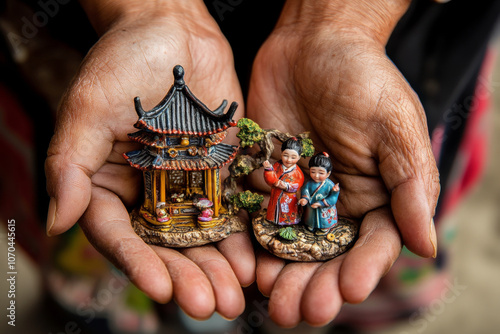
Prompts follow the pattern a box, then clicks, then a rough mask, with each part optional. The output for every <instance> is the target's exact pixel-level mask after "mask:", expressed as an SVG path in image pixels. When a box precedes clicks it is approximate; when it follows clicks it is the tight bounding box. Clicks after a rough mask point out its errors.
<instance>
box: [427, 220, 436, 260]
mask: <svg viewBox="0 0 500 334" xmlns="http://www.w3.org/2000/svg"><path fill="white" fill-rule="evenodd" d="M429 230H430V232H429V239H430V241H431V244H432V248H433V249H434V254H433V255H432V257H433V258H436V256H437V235H436V226H435V225H434V218H432V219H431V224H430V228H429Z"/></svg>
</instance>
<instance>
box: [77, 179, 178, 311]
mask: <svg viewBox="0 0 500 334" xmlns="http://www.w3.org/2000/svg"><path fill="white" fill-rule="evenodd" d="M80 225H81V227H82V230H83V231H84V232H85V235H86V236H87V238H88V239H89V241H90V242H91V243H92V245H93V246H94V247H95V248H96V249H97V250H98V251H99V252H100V253H102V254H103V255H104V256H106V257H107V258H108V259H109V260H110V261H111V262H112V263H113V264H114V265H115V266H116V267H117V268H119V269H121V270H122V271H123V272H124V273H125V274H126V275H127V276H128V277H129V278H130V279H131V281H132V282H133V283H134V284H135V285H136V286H137V287H138V288H139V289H140V290H142V291H144V293H145V294H146V295H148V296H149V297H150V298H152V299H154V300H156V301H158V302H160V303H166V302H168V301H169V300H170V299H171V297H172V282H171V280H170V275H169V273H168V271H167V269H166V267H165V264H164V263H163V262H162V261H161V260H160V258H159V257H158V256H157V255H156V253H155V252H154V251H153V250H152V249H151V247H150V246H148V245H147V244H146V243H144V241H143V240H142V239H141V238H139V237H138V236H137V235H136V234H135V232H134V230H133V229H132V226H131V224H130V218H129V215H128V212H127V210H126V209H125V207H124V206H123V204H122V202H121V200H120V199H119V198H118V197H117V196H116V195H115V194H113V193H112V192H110V191H108V190H106V189H102V188H98V187H93V188H92V199H91V200H90V203H89V206H88V209H87V210H86V212H85V214H84V215H83V217H82V220H81V222H80Z"/></svg>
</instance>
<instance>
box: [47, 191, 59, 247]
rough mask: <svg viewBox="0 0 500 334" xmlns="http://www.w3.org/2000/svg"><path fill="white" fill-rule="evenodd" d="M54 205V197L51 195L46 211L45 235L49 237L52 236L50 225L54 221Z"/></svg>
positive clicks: (51, 225) (52, 224)
mask: <svg viewBox="0 0 500 334" xmlns="http://www.w3.org/2000/svg"><path fill="white" fill-rule="evenodd" d="M56 206H57V205H56V199H55V198H54V197H51V198H50V202H49V212H48V213H47V235H48V236H49V237H51V236H52V234H51V231H52V227H53V226H54V223H55V221H56Z"/></svg>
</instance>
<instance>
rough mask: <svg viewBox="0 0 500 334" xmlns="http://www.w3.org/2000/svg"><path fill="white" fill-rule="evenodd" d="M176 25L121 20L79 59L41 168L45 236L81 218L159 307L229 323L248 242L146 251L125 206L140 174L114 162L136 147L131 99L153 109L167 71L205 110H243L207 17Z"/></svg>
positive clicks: (248, 269)
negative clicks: (173, 306) (234, 104)
mask: <svg viewBox="0 0 500 334" xmlns="http://www.w3.org/2000/svg"><path fill="white" fill-rule="evenodd" d="M175 20H176V19H175V18H174V19H172V20H166V19H163V20H161V19H157V20H156V21H155V20H150V21H147V22H139V21H137V22H130V23H126V22H125V23H123V22H122V23H120V24H118V25H116V26H114V27H113V28H112V29H111V30H110V31H108V32H107V33H106V34H105V35H104V36H103V37H102V38H101V39H100V41H99V42H98V43H97V44H96V45H95V46H94V48H93V49H92V50H91V51H90V53H89V54H88V55H87V57H86V58H85V60H84V62H83V64H82V67H81V69H80V71H79V73H78V74H77V80H75V81H74V83H73V84H72V86H71V87H70V89H69V91H68V93H67V94H66V95H65V97H64V99H63V102H62V105H61V110H60V113H59V117H58V125H57V127H56V133H55V135H54V138H53V140H52V142H51V146H50V148H49V154H48V159H47V162H46V167H47V178H48V190H49V193H51V194H56V193H57V215H56V216H57V219H58V224H57V226H55V227H54V228H53V230H52V231H51V233H52V234H58V233H61V232H64V231H65V230H66V229H68V228H69V227H70V226H71V225H73V224H74V223H75V222H76V221H77V220H78V219H80V216H82V214H83V216H82V217H81V219H80V224H81V226H82V228H83V230H84V231H85V233H86V235H87V237H88V238H89V240H90V241H91V242H92V243H93V245H94V246H95V247H96V248H97V249H98V250H99V251H100V252H101V253H103V254H104V255H106V256H107V257H108V258H109V259H110V260H111V261H112V262H114V263H115V264H116V265H117V266H118V267H120V268H121V269H123V270H124V271H125V272H126V273H127V275H128V276H129V277H130V278H131V280H132V281H133V282H134V283H135V284H136V285H137V286H138V287H139V288H141V289H142V290H143V291H145V292H146V293H147V294H148V295H149V296H151V297H152V298H154V299H156V300H158V301H162V302H165V301H167V300H169V299H170V298H171V295H172V293H173V295H174V298H175V299H176V300H177V302H178V303H179V304H180V306H181V307H183V308H184V310H185V311H186V312H187V313H188V314H190V315H191V316H193V317H196V318H205V317H207V316H209V315H210V314H211V313H212V312H214V311H215V310H217V311H218V312H220V313H221V314H222V315H224V316H226V317H228V318H232V317H236V316H237V315H239V314H240V313H241V312H242V311H243V305H244V300H243V295H242V292H241V288H240V284H243V285H246V284H249V283H250V282H251V281H252V280H253V275H254V274H253V270H254V269H253V268H254V266H253V261H254V260H253V253H252V251H251V246H250V244H249V242H248V238H247V237H246V236H242V235H235V236H233V237H230V238H228V239H226V240H225V241H222V242H220V243H219V245H217V247H215V246H205V247H197V248H194V249H187V250H184V251H182V252H178V251H175V250H171V249H166V248H161V247H150V246H148V245H146V244H145V243H144V242H143V241H142V240H141V239H140V238H139V237H138V236H136V235H135V234H134V232H133V230H132V228H131V226H130V220H129V218H128V212H127V209H126V207H130V206H133V205H136V204H137V200H138V196H139V195H140V192H141V183H140V182H141V176H140V173H138V172H137V171H136V170H134V169H133V168H131V167H130V166H129V165H128V163H126V161H125V160H124V158H123V157H122V153H124V152H127V151H130V150H133V149H135V148H137V144H136V143H133V142H131V141H130V140H129V139H128V137H127V133H131V132H134V131H135V129H134V128H133V126H132V125H133V124H134V123H135V122H136V120H137V114H136V113H135V110H134V107H133V98H134V97H135V96H140V97H141V99H142V101H143V106H144V107H145V109H149V108H151V107H153V106H154V105H155V104H156V103H157V102H158V101H160V100H161V99H162V97H163V96H164V94H165V93H166V91H167V90H168V88H169V87H170V86H171V85H172V80H173V77H172V68H173V67H174V66H175V65H177V64H182V65H183V66H184V68H185V69H186V76H185V81H186V82H187V83H188V84H189V85H190V89H191V90H192V91H193V92H194V93H195V94H196V95H197V96H198V97H199V98H200V99H201V100H202V101H204V102H205V103H206V104H207V105H208V106H209V107H215V106H218V105H219V104H220V103H221V101H222V100H223V99H224V98H227V99H232V100H236V101H238V102H239V103H240V106H242V105H243V104H242V103H241V102H242V96H241V92H240V88H239V85H238V81H237V78H236V75H235V73H234V69H233V67H232V66H228V64H231V62H232V54H231V50H230V49H229V47H228V45H227V42H226V41H225V39H224V38H223V36H222V34H221V33H220V31H219V29H218V27H217V26H216V24H215V23H214V22H213V20H211V19H210V18H203V19H202V18H198V20H197V22H190V21H189V20H187V21H183V22H182V24H179V22H175ZM238 112H239V113H240V115H241V114H242V113H243V110H242V109H241V107H240V110H239V111H238ZM51 196H53V195H51ZM236 244H238V249H239V251H236V252H235V251H234V250H233V248H234V247H236V246H235V245H236ZM235 257H238V259H236V258H235Z"/></svg>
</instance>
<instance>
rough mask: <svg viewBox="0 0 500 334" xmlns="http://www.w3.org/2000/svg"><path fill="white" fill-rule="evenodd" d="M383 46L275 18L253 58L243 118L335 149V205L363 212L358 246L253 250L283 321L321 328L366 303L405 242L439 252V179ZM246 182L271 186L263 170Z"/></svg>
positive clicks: (331, 28)
mask: <svg viewBox="0 0 500 334" xmlns="http://www.w3.org/2000/svg"><path fill="white" fill-rule="evenodd" d="M384 47H385V46H384V45H383V44H382V43H380V42H379V41H377V40H374V39H372V38H370V37H369V36H366V37H365V36H364V35H363V34H362V33H356V34H352V33H348V32H346V31H342V30H335V24H334V23H333V24H332V23H331V22H330V23H329V25H322V23H318V22H316V23H315V22H307V24H301V23H300V22H299V23H289V24H281V25H280V24H278V26H277V27H276V29H275V31H274V32H273V33H272V34H271V36H270V37H269V39H268V40H267V41H266V43H265V44H264V45H263V47H262V48H261V50H260V52H259V54H258V56H257V59H256V61H255V63H254V68H253V76H252V81H251V87H250V92H249V99H248V104H247V116H248V117H249V118H251V119H253V120H254V121H256V122H257V123H258V124H259V125H260V126H261V127H263V128H273V127H274V128H279V129H280V130H282V131H288V132H290V133H301V132H304V131H310V132H311V138H312V139H313V141H314V144H315V148H316V150H317V151H320V152H321V151H326V152H328V153H330V156H331V158H332V161H333V172H332V177H333V179H334V180H335V182H339V183H340V185H341V188H342V191H341V193H340V197H339V201H338V203H337V207H338V211H339V214H340V215H341V216H347V217H351V218H356V219H359V220H361V221H362V223H361V228H360V236H359V240H358V241H357V242H356V244H355V246H354V247H353V248H352V249H351V250H350V251H349V252H348V253H347V254H343V255H341V256H340V257H338V258H335V259H333V260H330V261H327V262H325V263H287V262H285V261H283V260H281V259H278V258H276V257H274V256H272V255H270V254H268V253H267V252H264V251H263V252H261V253H260V255H258V258H257V283H258V286H259V289H260V290H261V292H262V293H263V294H265V295H267V296H270V303H269V312H270V316H271V318H272V319H273V320H274V321H275V322H276V323H278V324H279V325H281V326H285V327H292V326H295V325H296V324H298V322H300V321H301V320H305V321H306V322H308V323H309V324H312V325H322V324H325V323H328V322H329V321H331V320H332V319H333V318H334V317H335V316H336V314H337V313H338V312H339V309H340V307H341V306H342V304H343V303H344V302H349V303H359V302H361V301H363V300H364V299H365V298H366V297H367V296H368V295H369V294H370V292H371V291H372V290H373V289H374V288H375V286H376V285H377V283H378V282H379V280H380V278H381V277H382V276H383V275H384V274H385V273H386V272H387V271H388V270H389V269H390V267H391V265H392V263H393V262H394V261H395V260H396V259H397V257H398V255H399V253H400V250H401V247H402V242H403V243H404V244H405V245H406V246H407V247H408V248H409V249H410V250H411V251H413V252H414V253H416V254H418V255H421V256H424V257H430V256H433V255H434V254H435V251H436V249H435V247H436V245H435V240H434V241H433V242H431V239H432V233H435V232H432V230H433V228H432V226H433V223H431V221H432V220H431V219H432V217H433V216H434V209H435V206H436V201H437V197H438V193H439V179H438V172H437V168H436V165H435V161H434V158H433V154H432V152H431V148H430V142H429V136H428V131H427V125H426V120H425V115H424V112H423V109H422V106H421V104H420V102H419V100H418V97H417V96H416V94H415V93H414V92H413V90H412V89H411V88H410V86H409V85H408V83H407V82H406V81H405V79H404V78H403V76H402V75H401V73H400V72H399V71H398V69H397V68H395V66H394V65H393V64H392V62H391V61H390V60H389V59H388V58H387V57H386V55H385V49H384ZM275 158H279V157H277V156H276V157H275ZM303 168H305V166H304V167H303ZM305 173H306V172H305ZM253 184H254V185H257V187H261V189H266V188H265V186H264V185H262V186H259V185H258V184H259V179H258V178H255V179H254V180H253Z"/></svg>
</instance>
